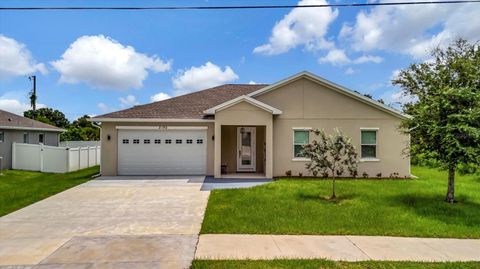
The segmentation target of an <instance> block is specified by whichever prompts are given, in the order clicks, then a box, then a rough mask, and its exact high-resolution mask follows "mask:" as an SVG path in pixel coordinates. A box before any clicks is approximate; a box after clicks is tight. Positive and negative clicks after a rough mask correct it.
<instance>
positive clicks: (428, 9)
mask: <svg viewBox="0 0 480 269" xmlns="http://www.w3.org/2000/svg"><path fill="white" fill-rule="evenodd" d="M388 1H389V0H388ZM388 1H387V0H385V1H382V2H388ZM478 14H480V5H478V4H459V5H423V6H421V8H419V7H418V6H379V7H375V8H373V9H371V10H370V11H360V12H359V13H358V15H357V17H356V21H355V23H354V24H345V25H344V26H343V27H342V30H341V32H340V37H343V38H346V39H347V40H349V41H351V47H352V48H353V49H354V50H357V51H371V50H386V51H394V52H400V53H404V54H408V55H410V56H412V57H414V58H418V59H425V58H426V57H427V56H428V51H429V50H430V49H431V48H433V47H436V46H444V45H446V44H448V43H450V42H451V41H452V40H453V39H455V38H456V37H464V38H466V39H468V40H472V41H476V40H477V39H478V37H479V36H480V27H478V25H480V16H478Z"/></svg>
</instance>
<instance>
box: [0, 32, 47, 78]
mask: <svg viewBox="0 0 480 269" xmlns="http://www.w3.org/2000/svg"><path fill="white" fill-rule="evenodd" d="M0 59H1V60H0V79H6V78H11V77H15V76H25V75H30V74H33V73H35V72H37V71H39V72H40V73H42V74H44V75H45V74H47V73H48V70H47V68H45V65H44V64H43V63H37V62H36V61H35V60H34V59H33V57H32V55H31V53H30V51H29V50H28V49H27V47H26V46H25V44H22V43H19V42H18V41H16V40H15V39H13V38H9V37H6V36H4V35H0Z"/></svg>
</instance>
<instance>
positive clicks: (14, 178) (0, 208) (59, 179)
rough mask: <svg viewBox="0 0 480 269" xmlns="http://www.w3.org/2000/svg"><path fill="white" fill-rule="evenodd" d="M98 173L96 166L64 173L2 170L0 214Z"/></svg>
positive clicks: (60, 190)
mask: <svg viewBox="0 0 480 269" xmlns="http://www.w3.org/2000/svg"><path fill="white" fill-rule="evenodd" d="M98 173H99V167H98V166H95V167H91V168H87V169H83V170H79V171H75V172H71V173H65V174H50V173H40V172H29V171H20V170H6V171H3V176H0V216H3V215H6V214H8V213H10V212H13V211H15V210H18V209H20V208H22V207H25V206H27V205H30V204H33V203H35V202H37V201H39V200H42V199H45V198H47V197H49V196H52V195H54V194H56V193H59V192H62V191H64V190H66V189H69V188H71V187H73V186H76V185H78V184H81V183H84V182H86V181H88V180H90V179H91V178H92V176H93V175H95V174H98Z"/></svg>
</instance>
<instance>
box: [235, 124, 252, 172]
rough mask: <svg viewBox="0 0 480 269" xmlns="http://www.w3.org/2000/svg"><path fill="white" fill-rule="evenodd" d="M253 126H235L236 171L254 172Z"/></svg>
mask: <svg viewBox="0 0 480 269" xmlns="http://www.w3.org/2000/svg"><path fill="white" fill-rule="evenodd" d="M255 138H256V128H255V127H238V128H237V154H238V155H237V171H239V172H247V171H248V172H255V170H256V165H255V160H256V158H255V156H256V154H255Z"/></svg>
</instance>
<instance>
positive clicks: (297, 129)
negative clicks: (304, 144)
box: [292, 127, 312, 162]
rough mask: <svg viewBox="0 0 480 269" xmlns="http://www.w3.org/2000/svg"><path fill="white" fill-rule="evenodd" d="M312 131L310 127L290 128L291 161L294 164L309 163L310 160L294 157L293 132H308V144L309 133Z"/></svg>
mask: <svg viewBox="0 0 480 269" xmlns="http://www.w3.org/2000/svg"><path fill="white" fill-rule="evenodd" d="M311 130H312V127H293V128H292V155H293V158H292V161H294V162H309V161H311V159H310V158H306V157H295V145H296V144H295V132H296V131H305V132H308V142H310V131H311Z"/></svg>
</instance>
